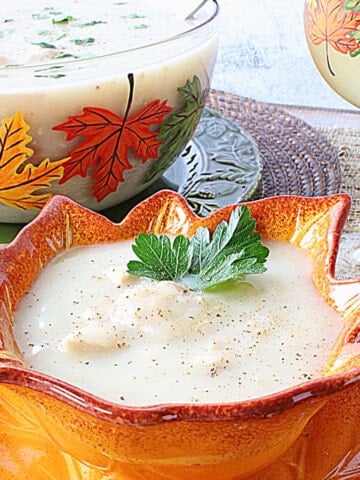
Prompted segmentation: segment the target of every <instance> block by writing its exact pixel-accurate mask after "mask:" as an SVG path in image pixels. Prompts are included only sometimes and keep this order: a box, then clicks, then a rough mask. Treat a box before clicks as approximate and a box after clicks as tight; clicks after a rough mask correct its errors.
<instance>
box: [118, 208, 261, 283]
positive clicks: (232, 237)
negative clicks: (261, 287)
mask: <svg viewBox="0 0 360 480" xmlns="http://www.w3.org/2000/svg"><path fill="white" fill-rule="evenodd" d="M254 229H255V220H254V219H253V218H252V217H251V213H250V210H249V209H248V208H247V207H246V206H241V207H238V208H236V209H235V210H234V211H233V212H232V214H231V216H230V220H229V222H225V221H222V222H221V223H220V224H219V225H218V226H217V227H216V229H215V230H214V232H213V234H212V235H211V234H210V232H209V230H208V229H207V228H204V227H200V228H199V229H198V230H197V232H196V233H195V235H194V236H193V237H191V238H187V237H185V236H184V235H178V236H176V237H175V238H174V239H173V241H171V239H170V238H169V237H167V236H166V235H160V236H157V235H155V234H152V233H151V234H145V233H141V234H139V235H138V236H137V237H136V238H135V244H134V245H133V251H134V253H135V254H136V255H137V257H138V258H139V260H130V261H129V262H128V264H127V271H128V273H130V274H132V275H138V276H142V277H148V278H152V279H154V280H160V281H161V280H172V281H174V282H179V283H182V284H184V285H186V286H187V287H188V288H189V289H190V290H195V291H199V290H205V289H207V288H211V287H214V286H216V285H218V284H221V283H224V282H226V281H228V280H231V279H235V278H237V279H242V278H244V276H245V275H248V274H258V273H264V272H265V271H266V267H265V265H264V263H265V261H266V258H267V257H268V254H269V249H268V248H267V247H266V246H265V245H263V244H262V243H261V239H260V235H259V234H258V233H254Z"/></svg>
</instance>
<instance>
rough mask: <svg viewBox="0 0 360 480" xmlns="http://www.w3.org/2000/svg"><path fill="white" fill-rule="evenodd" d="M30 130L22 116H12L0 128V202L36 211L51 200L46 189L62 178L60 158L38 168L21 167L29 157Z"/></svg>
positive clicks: (30, 152)
mask: <svg viewBox="0 0 360 480" xmlns="http://www.w3.org/2000/svg"><path fill="white" fill-rule="evenodd" d="M29 129H30V127H29V125H28V124H27V123H26V122H25V120H24V118H23V116H22V113H21V112H16V113H15V115H13V116H12V117H10V118H7V119H5V120H3V122H2V125H1V126H0V202H2V203H4V204H5V205H8V206H10V207H17V208H21V209H25V210H26V209H29V208H36V209H40V208H42V206H43V205H44V203H45V202H46V201H47V200H48V198H49V197H50V196H51V193H49V192H48V193H47V192H46V191H41V190H44V189H45V190H46V189H47V188H49V187H50V184H51V182H53V181H54V180H59V179H60V178H61V177H62V175H63V167H62V165H63V164H64V163H65V162H66V161H67V160H68V158H63V159H61V160H56V161H53V162H51V161H50V160H49V159H48V158H46V159H44V160H43V161H42V162H41V163H40V164H39V165H34V164H32V163H25V162H26V160H28V159H29V158H30V157H32V155H33V153H34V152H33V150H32V149H31V148H29V147H28V146H27V145H28V143H30V142H31V140H32V138H31V136H30V135H28V133H27V132H28V131H29Z"/></svg>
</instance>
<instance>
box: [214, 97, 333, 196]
mask: <svg viewBox="0 0 360 480" xmlns="http://www.w3.org/2000/svg"><path fill="white" fill-rule="evenodd" d="M207 105H208V107H210V108H213V109H215V110H217V111H219V112H220V113H222V114H223V115H225V116H226V117H228V118H230V119H232V120H233V121H235V122H238V123H239V124H240V125H242V126H243V127H244V128H245V129H246V130H247V131H248V133H250V135H252V137H253V138H254V140H255V141H256V142H257V144H258V147H259V151H260V154H261V156H262V159H263V162H264V166H263V174H262V180H261V182H260V184H259V187H258V189H257V191H256V193H255V195H254V197H253V198H254V199H256V198H264V197H270V196H273V195H302V196H311V197H312V196H321V195H329V194H332V193H337V192H339V190H340V185H341V173H340V164H339V157H338V149H337V148H336V146H334V145H332V144H331V143H330V142H329V140H328V139H327V138H326V136H324V135H322V134H321V133H320V132H318V131H317V130H316V129H314V128H313V127H311V126H310V125H308V124H307V123H306V122H304V121H303V120H301V119H299V118H297V117H294V116H293V115H291V114H289V113H287V112H286V111H284V110H283V109H281V108H280V107H278V106H276V105H271V104H266V103H263V102H259V101H256V100H252V99H249V98H245V97H241V96H239V95H235V94H232V93H229V92H222V91H219V90H211V92H210V95H209V98H208V103H207Z"/></svg>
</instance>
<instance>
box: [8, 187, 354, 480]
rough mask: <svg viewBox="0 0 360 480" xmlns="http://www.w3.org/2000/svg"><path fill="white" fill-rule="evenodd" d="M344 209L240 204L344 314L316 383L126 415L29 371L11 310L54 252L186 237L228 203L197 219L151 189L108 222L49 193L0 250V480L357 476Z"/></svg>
mask: <svg viewBox="0 0 360 480" xmlns="http://www.w3.org/2000/svg"><path fill="white" fill-rule="evenodd" d="M349 205H350V199H349V197H348V196H346V195H333V196H328V197H321V198H302V197H291V196H284V197H274V198H268V199H264V200H259V201H254V202H250V203H248V206H249V208H250V210H251V212H252V215H253V216H254V217H255V219H256V221H257V229H258V231H259V232H260V233H261V234H262V236H263V237H264V238H269V239H280V240H283V241H287V242H290V243H292V244H295V245H298V246H300V247H301V248H304V249H305V250H306V251H307V252H308V253H309V255H310V257H311V258H312V261H313V278H314V282H315V285H316V287H317V289H318V290H319V292H320V293H321V295H322V296H323V297H324V299H325V300H326V301H327V302H328V303H330V304H331V305H333V307H334V308H335V309H337V310H338V311H339V312H340V313H341V318H342V320H343V326H342V331H341V335H340V336H339V338H338V340H337V342H336V346H335V349H333V354H332V355H331V358H330V359H329V361H328V364H327V370H326V372H325V374H324V375H323V376H321V377H320V378H316V379H313V380H310V381H306V382H304V383H301V384H299V385H296V386H294V387H292V388H289V389H286V390H283V391H280V392H279V393H276V394H271V395H268V396H266V397H262V398H257V399H253V400H247V401H239V402H233V403H222V404H181V403H176V404H162V405H154V406H146V407H126V406H122V405H118V404H115V403H111V402H109V401H106V400H102V399H100V398H98V397H96V396H94V395H92V394H90V393H87V392H84V391H83V390H81V389H80V388H77V387H75V386H70V385H69V384H67V383H65V382H63V381H60V380H58V379H55V378H52V377H51V376H48V375H45V374H43V373H39V372H37V371H35V370H32V369H29V368H27V366H26V365H25V364H24V362H23V359H22V356H21V354H20V353H19V349H18V348H17V345H16V341H15V338H14V335H13V331H12V323H13V321H14V320H13V312H14V311H15V310H16V308H17V305H18V303H19V301H20V300H21V298H22V297H23V296H24V294H25V292H26V291H27V290H28V288H29V286H30V285H31V284H32V283H33V282H34V279H35V278H36V277H37V275H38V273H39V272H40V271H41V270H42V269H43V268H46V264H47V263H48V262H49V260H51V259H52V258H53V257H54V256H56V255H57V254H58V253H59V252H60V251H63V250H64V249H68V248H70V247H72V246H81V245H90V244H98V243H107V242H116V241H121V240H125V239H131V238H133V237H134V236H136V235H137V234H138V233H139V232H154V233H157V234H160V233H166V234H179V233H183V234H186V235H191V234H193V233H194V232H195V231H196V229H197V228H198V227H199V226H200V225H202V226H207V227H209V228H210V229H214V227H215V226H216V225H217V224H218V223H219V221H220V220H221V219H228V218H229V215H230V212H231V211H232V209H233V208H234V206H228V207H225V208H223V209H221V210H219V211H217V212H215V213H213V214H212V215H210V216H209V217H207V218H199V217H197V216H196V215H194V214H193V213H192V211H191V210H190V208H189V207H188V205H187V203H186V202H185V200H184V199H183V198H182V197H181V196H180V195H178V194H176V193H174V192H169V191H162V192H159V193H157V194H155V195H154V196H152V197H151V198H149V199H147V200H146V201H144V202H143V203H141V204H139V205H138V206H137V207H136V208H135V209H134V210H132V211H131V212H130V214H129V215H128V216H127V217H126V218H125V219H124V220H123V222H121V223H120V224H114V223H112V222H110V221H109V220H107V219H106V218H104V217H103V216H101V215H99V214H97V213H94V212H91V211H89V210H87V209H85V208H84V207H82V206H79V205H78V204H76V203H74V202H73V201H71V200H69V199H66V198H64V197H61V196H58V197H54V198H53V199H52V200H51V201H50V202H49V203H48V204H47V206H46V207H45V208H44V210H43V211H42V212H41V213H40V214H39V215H38V217H37V218H36V219H35V220H34V221H33V222H32V223H30V224H29V225H28V226H27V227H25V228H24V229H23V230H22V232H21V233H20V234H19V235H18V237H17V238H16V239H15V240H14V241H13V242H12V243H11V244H10V245H8V246H5V247H3V248H2V249H1V250H0V278H1V286H0V301H1V304H0V314H1V316H0V347H1V350H0V362H1V363H0V436H1V444H0V478H2V479H4V480H5V479H6V480H25V479H29V478H34V479H36V480H43V479H44V480H45V479H49V478H61V479H62V480H65V479H69V480H70V479H71V480H75V479H84V480H85V479H87V480H89V479H91V480H93V479H104V480H105V479H110V478H111V479H119V480H120V479H131V480H134V479H135V480H136V479H139V480H140V479H146V480H147V479H148V480H151V479H153V480H155V479H156V480H158V479H160V478H161V479H169V480H170V479H171V480H172V479H184V480H185V479H187V480H190V479H191V480H200V479H204V480H205V479H206V480H208V479H210V478H211V479H212V480H230V479H242V478H246V479H248V480H264V479H265V478H266V479H271V480H275V479H276V480H295V479H299V478H302V479H305V480H323V479H325V478H327V479H330V478H334V479H335V478H345V477H346V478H359V475H360V470H359V469H360V467H359V465H360V445H359V435H358V432H359V427H360V420H359V419H360V401H359V400H360V345H359V318H360V280H359V279H356V280H347V281H338V280H336V279H335V278H334V267H335V260H336V254H337V249H338V242H339V237H340V234H341V229H342V227H343V224H344V222H345V219H346V216H347V213H348V210H349ZM99 381H101V378H100V379H99ZM342 475H345V477H344V476H342Z"/></svg>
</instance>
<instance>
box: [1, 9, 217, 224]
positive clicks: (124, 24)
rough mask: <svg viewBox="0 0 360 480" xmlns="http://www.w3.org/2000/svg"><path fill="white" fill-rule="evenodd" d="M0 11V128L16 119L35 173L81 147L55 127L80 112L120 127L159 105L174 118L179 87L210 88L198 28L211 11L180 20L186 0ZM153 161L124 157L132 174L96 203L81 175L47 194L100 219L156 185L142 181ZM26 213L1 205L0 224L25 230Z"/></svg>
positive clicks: (212, 46)
mask: <svg viewBox="0 0 360 480" xmlns="http://www.w3.org/2000/svg"><path fill="white" fill-rule="evenodd" d="M3 3H4V5H3V4H2V5H1V12H0V124H1V123H3V122H4V121H5V120H7V119H11V118H12V117H13V116H14V115H15V113H16V112H18V111H19V112H21V116H22V118H23V120H24V122H25V123H26V125H28V127H29V130H28V134H29V136H30V137H31V142H30V140H29V147H31V149H32V150H33V154H32V156H31V158H29V161H30V162H31V163H33V164H35V165H39V164H40V163H41V162H43V161H44V160H45V159H47V158H48V159H50V161H56V160H61V159H66V158H68V157H69V152H70V151H71V150H72V149H73V148H75V147H76V146H78V145H79V141H81V139H80V138H73V139H70V138H67V135H66V134H65V133H64V132H63V131H57V130H54V127H56V126H57V125H59V124H63V123H64V122H66V121H67V120H68V119H69V117H73V116H77V115H81V114H82V113H83V109H84V108H85V107H91V108H92V107H95V108H104V109H106V110H109V111H110V112H112V113H113V114H115V115H116V116H119V117H121V118H124V117H125V116H127V118H129V117H130V116H132V115H134V114H136V113H138V112H139V111H140V110H141V109H142V108H144V106H146V105H148V104H150V103H151V102H154V101H155V100H159V101H161V102H165V103H166V105H167V106H168V107H170V108H171V109H172V110H173V112H176V111H177V110H179V109H183V108H184V104H183V101H182V99H181V95H180V93H179V90H178V89H179V88H182V87H184V86H185V85H187V82H193V81H194V80H197V82H198V83H197V85H200V87H199V95H200V96H201V95H203V94H204V92H205V91H206V90H207V89H208V88H209V82H210V78H211V74H212V70H213V66H214V62H215V58H216V52H217V32H216V22H207V20H209V18H211V17H212V15H213V14H214V12H213V10H214V8H213V5H212V2H208V3H207V5H208V6H206V7H205V8H204V9H201V11H200V12H199V13H198V14H196V17H195V19H193V20H191V21H185V17H186V15H187V14H188V13H189V12H191V10H192V9H193V8H194V2H193V1H192V0H181V1H179V0H171V1H168V0H156V2H154V1H151V0H128V1H120V2H118V1H113V0H101V1H99V0H37V1H36V2H30V1H27V2H3ZM195 27H199V28H195ZM194 28H195V30H194ZM184 32H187V34H184V35H181V33H184ZM190 32H191V33H190ZM169 39H171V40H169ZM165 40H168V41H165ZM154 42H155V44H154ZM150 44H151V45H152V47H151V48H150V49H149V48H144V45H150ZM136 47H142V48H136ZM129 49H131V51H130V52H129ZM19 66H20V68H19ZM130 78H132V82H130ZM127 108H129V110H127ZM154 122H155V120H154ZM158 122H160V120H158ZM154 128H155V127H154ZM82 140H83V138H82ZM184 142H185V139H184ZM70 156H71V155H70ZM154 161H155V160H154V159H153V158H149V159H148V160H147V161H146V162H142V161H140V159H139V158H138V156H136V158H134V156H133V153H132V151H130V152H129V162H130V164H131V166H132V168H128V169H126V170H125V172H124V181H120V182H119V185H118V188H117V190H116V191H113V192H111V193H109V194H108V195H106V196H105V198H103V199H102V200H101V201H99V200H98V199H97V198H95V196H94V195H93V194H92V188H93V184H94V179H93V178H92V177H91V175H90V173H89V171H87V175H85V176H84V177H82V176H81V175H76V176H75V178H71V179H70V180H68V181H66V182H65V183H63V184H59V183H57V182H53V183H52V184H51V186H50V188H49V191H50V192H51V193H53V192H56V193H59V194H63V195H66V196H70V197H71V198H72V199H74V200H76V201H77V202H79V203H81V204H83V205H86V206H87V207H89V208H91V209H94V210H101V209H104V208H107V207H110V206H113V205H117V204H118V203H120V202H122V201H124V200H127V199H128V198H130V197H132V196H133V195H135V194H136V193H139V192H140V191H141V190H144V189H145V188H146V187H147V186H149V185H150V183H151V181H152V180H154V179H155V177H154V176H150V177H151V179H152V180H149V171H150V169H151V166H152V165H153V163H154ZM160 173H161V172H160V171H159V172H158V174H160ZM35 213H36V210H35V209H29V210H22V209H17V210H15V209H14V208H13V207H12V206H8V205H7V204H4V203H1V204H0V218H1V219H2V221H4V222H14V221H17V222H27V221H28V220H30V219H31V218H33V217H34V215H35Z"/></svg>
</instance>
